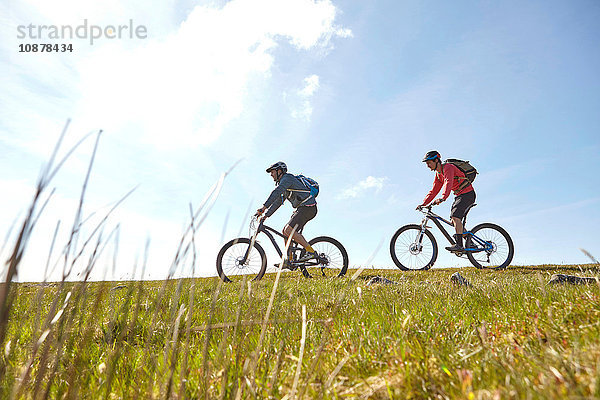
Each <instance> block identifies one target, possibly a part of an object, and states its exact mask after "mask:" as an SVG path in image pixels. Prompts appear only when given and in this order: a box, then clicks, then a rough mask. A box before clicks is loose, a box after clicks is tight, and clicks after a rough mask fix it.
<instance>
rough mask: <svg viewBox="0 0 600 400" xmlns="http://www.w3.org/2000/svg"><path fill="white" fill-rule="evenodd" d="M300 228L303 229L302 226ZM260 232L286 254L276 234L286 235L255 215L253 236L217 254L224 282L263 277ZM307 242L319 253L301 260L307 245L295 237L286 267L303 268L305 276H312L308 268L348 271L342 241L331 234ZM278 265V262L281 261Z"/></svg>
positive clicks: (264, 258) (329, 272)
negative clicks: (299, 242)
mask: <svg viewBox="0 0 600 400" xmlns="http://www.w3.org/2000/svg"><path fill="white" fill-rule="evenodd" d="M298 232H302V229H300V230H298ZM260 233H264V234H265V235H266V236H267V237H268V238H269V239H270V241H271V243H272V244H273V247H275V250H276V251H277V253H278V254H279V257H280V258H281V257H283V252H282V250H281V248H280V247H279V245H278V244H277V241H276V240H275V237H274V236H273V234H275V235H277V236H279V237H281V238H283V239H284V243H285V240H286V238H285V236H283V234H281V233H280V232H278V231H277V230H275V229H273V228H271V227H270V226H267V225H265V224H264V223H263V222H262V221H259V220H258V218H256V217H253V218H252V220H251V221H250V235H249V236H250V237H249V238H245V237H241V238H237V239H233V240H231V241H229V242H228V243H226V244H225V245H224V246H223V247H222V248H221V250H220V251H219V254H218V255H217V272H218V273H219V277H221V279H222V280H223V281H224V282H232V281H233V279H236V278H237V279H240V278H242V277H243V275H249V276H250V277H252V280H253V281H258V280H260V279H261V278H262V277H263V275H264V274H265V271H266V270H267V256H266V254H265V251H264V249H263V248H262V246H261V245H260V243H259V242H258V240H257V239H256V237H257V236H258V235H259V234H260ZM308 243H309V244H310V245H311V246H312V248H313V249H314V250H315V252H316V253H317V257H316V258H312V259H309V260H307V261H298V260H300V259H301V258H302V257H304V255H305V254H306V249H304V247H302V246H300V245H299V244H298V243H296V242H294V241H292V242H291V243H290V247H289V249H288V257H287V258H288V260H287V263H284V266H283V268H284V269H289V270H292V271H295V270H297V269H300V271H302V274H303V275H304V276H305V277H306V278H311V277H312V275H311V274H310V272H309V268H310V269H311V270H312V272H313V273H315V272H316V273H319V272H320V275H321V276H323V277H328V276H343V275H345V274H346V271H347V270H348V253H347V252H346V249H345V248H344V246H342V244H341V243H340V242H338V241H337V240H335V239H334V238H331V237H328V236H319V237H316V238H314V239H311V240H309V241H308ZM284 250H285V246H284ZM280 264H281V263H280ZM275 265H276V266H278V264H275ZM279 268H282V266H281V265H279Z"/></svg>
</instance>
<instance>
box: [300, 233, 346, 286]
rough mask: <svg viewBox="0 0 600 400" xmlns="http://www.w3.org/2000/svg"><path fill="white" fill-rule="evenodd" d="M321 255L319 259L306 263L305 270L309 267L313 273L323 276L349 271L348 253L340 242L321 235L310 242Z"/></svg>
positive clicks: (340, 274)
mask: <svg viewBox="0 0 600 400" xmlns="http://www.w3.org/2000/svg"><path fill="white" fill-rule="evenodd" d="M308 243H309V244H310V245H311V246H312V248H313V249H315V251H316V252H317V254H318V255H319V258H318V260H314V262H313V260H310V261H308V262H307V263H306V264H305V269H304V270H303V271H302V273H304V275H305V276H306V274H305V271H306V272H307V273H309V269H310V271H311V272H312V273H313V274H317V275H320V276H323V277H335V276H344V275H345V274H346V271H348V253H347V252H346V249H345V248H344V246H342V244H341V243H340V242H338V241H337V240H335V239H334V238H331V237H328V236H319V237H316V238H314V239H312V240H310V241H309V242H308Z"/></svg>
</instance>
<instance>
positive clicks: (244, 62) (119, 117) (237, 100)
mask: <svg viewBox="0 0 600 400" xmlns="http://www.w3.org/2000/svg"><path fill="white" fill-rule="evenodd" d="M335 14H336V9H335V7H334V6H333V5H332V4H331V3H330V2H329V1H323V2H318V3H314V2H312V1H305V0H288V1H280V0H275V1H273V0H263V1H258V2H257V1H254V2H246V1H240V0H234V1H231V2H229V3H227V4H226V5H225V6H224V7H223V8H222V9H214V8H208V7H196V8H195V9H194V11H192V12H191V13H190V15H189V16H188V18H187V20H186V21H185V22H183V23H182V24H181V26H180V27H179V29H178V30H177V32H176V33H174V34H173V35H171V36H169V37H167V38H166V39H165V40H163V41H149V42H148V43H147V44H145V45H144V46H143V47H138V48H136V49H134V50H129V49H126V48H124V47H116V46H106V47H105V48H103V49H102V50H101V51H97V52H96V53H95V54H94V56H93V57H90V58H88V59H87V60H85V62H84V63H82V64H81V76H82V92H83V93H85V97H84V99H83V104H84V111H85V113H86V114H87V115H88V116H89V117H90V118H97V119H98V120H99V121H106V120H107V119H109V118H110V119H112V120H113V121H114V122H115V123H116V124H117V125H119V126H121V127H122V126H126V125H127V124H128V123H131V122H132V121H134V122H135V124H136V125H137V126H138V127H140V128H141V129H142V130H143V132H144V138H145V139H146V140H148V141H149V142H151V143H155V144H156V145H157V146H158V147H164V146H167V147H186V146H190V145H191V146H194V145H198V144H208V143H211V142H213V141H214V140H216V139H217V138H218V137H219V136H220V134H221V132H222V131H223V129H224V128H225V127H226V126H227V125H228V123H230V122H231V121H232V120H234V119H236V118H238V117H239V116H240V115H241V114H242V112H243V111H244V108H245V103H246V101H247V98H248V97H249V90H250V87H251V86H252V85H255V86H259V85H260V83H261V82H263V81H264V79H266V78H268V77H269V74H270V69H271V66H272V65H273V56H272V54H271V52H272V50H273V49H274V48H275V47H276V46H277V45H278V42H280V41H284V40H286V41H289V42H291V43H292V44H293V45H294V46H296V47H297V48H300V49H310V48H314V47H322V46H327V44H328V43H329V40H330V38H331V37H332V36H334V35H336V34H337V31H338V28H336V27H335V26H334V25H333V20H334V18H335ZM150 28H151V27H150ZM340 34H343V32H341V33H340ZM316 79H317V81H316V85H317V86H318V77H316ZM303 90H306V91H312V92H314V90H316V87H315V82H314V78H313V77H310V81H308V82H307V87H306V88H305V89H303ZM310 94H312V93H308V92H307V94H306V96H310ZM253 97H257V98H259V99H260V93H254V94H253ZM306 112H308V113H310V111H305V113H306Z"/></svg>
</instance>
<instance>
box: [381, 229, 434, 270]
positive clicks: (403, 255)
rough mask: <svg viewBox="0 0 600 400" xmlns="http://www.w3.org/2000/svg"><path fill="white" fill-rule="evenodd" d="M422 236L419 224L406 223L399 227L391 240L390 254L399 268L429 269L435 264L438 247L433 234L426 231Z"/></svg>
mask: <svg viewBox="0 0 600 400" xmlns="http://www.w3.org/2000/svg"><path fill="white" fill-rule="evenodd" d="M420 236H421V227H420V226H419V225H414V224H411V225H405V226H403V227H402V228H400V229H398V230H397V231H396V233H394V236H392V240H391V241H390V254H391V255H392V260H394V264H396V266H397V267H398V268H400V269H401V270H403V271H411V270H427V269H429V268H431V267H432V266H433V263H435V260H436V258H437V254H438V247H437V242H436V241H435V238H434V237H433V234H432V233H431V232H429V231H427V230H426V231H425V234H424V235H422V236H421V241H420V242H419V237H420Z"/></svg>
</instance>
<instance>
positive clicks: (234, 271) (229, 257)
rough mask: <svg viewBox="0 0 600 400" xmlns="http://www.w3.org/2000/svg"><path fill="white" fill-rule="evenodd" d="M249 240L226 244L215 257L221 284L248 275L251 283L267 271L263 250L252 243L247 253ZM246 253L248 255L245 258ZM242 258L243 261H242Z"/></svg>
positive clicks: (242, 239)
mask: <svg viewBox="0 0 600 400" xmlns="http://www.w3.org/2000/svg"><path fill="white" fill-rule="evenodd" d="M249 246H250V239H248V238H238V239H233V240H232V241H230V242H228V243H226V244H225V245H224V246H223V247H222V248H221V250H220V251H219V255H217V272H218V273H219V277H221V279H222V280H223V282H233V280H236V279H237V280H239V279H241V278H243V277H244V275H248V278H251V279H252V280H253V281H258V280H260V279H261V278H262V277H263V275H264V274H265V271H266V270H267V256H266V255H265V251H264V250H263V248H262V247H261V246H260V245H259V244H258V243H257V242H254V246H253V247H252V248H251V249H250V251H249V252H248V247H249ZM246 252H248V255H247V256H246ZM244 256H246V257H245V259H244Z"/></svg>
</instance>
